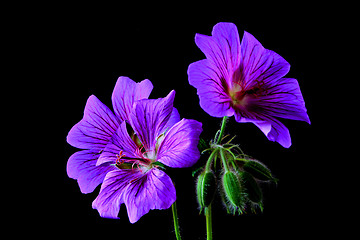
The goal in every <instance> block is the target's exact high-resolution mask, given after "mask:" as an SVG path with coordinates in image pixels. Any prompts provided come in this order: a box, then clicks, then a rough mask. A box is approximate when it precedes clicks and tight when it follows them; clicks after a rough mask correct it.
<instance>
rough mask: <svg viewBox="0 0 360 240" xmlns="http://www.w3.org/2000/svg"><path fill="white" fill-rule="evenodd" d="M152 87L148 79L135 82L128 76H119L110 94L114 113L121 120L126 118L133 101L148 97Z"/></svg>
mask: <svg viewBox="0 0 360 240" xmlns="http://www.w3.org/2000/svg"><path fill="white" fill-rule="evenodd" d="M152 89H153V85H152V83H151V82H150V81H149V80H148V79H145V80H143V81H142V82H140V83H136V82H134V81H133V80H131V79H130V78H128V77H119V78H118V80H117V82H116V85H115V88H114V91H113V94H112V103H113V107H114V111H115V114H116V115H117V116H118V117H119V118H120V119H121V120H128V119H129V114H130V112H131V110H132V108H133V104H134V102H135V101H137V100H140V99H146V98H148V97H149V95H150V93H151V91H152Z"/></svg>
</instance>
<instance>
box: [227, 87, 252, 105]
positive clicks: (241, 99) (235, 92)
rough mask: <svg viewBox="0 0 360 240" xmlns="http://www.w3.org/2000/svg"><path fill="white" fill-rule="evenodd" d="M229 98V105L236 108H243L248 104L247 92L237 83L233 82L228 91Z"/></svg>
mask: <svg viewBox="0 0 360 240" xmlns="http://www.w3.org/2000/svg"><path fill="white" fill-rule="evenodd" d="M229 96H230V98H231V104H232V105H233V106H234V107H236V108H245V107H246V105H247V104H248V95H247V91H246V90H245V89H244V88H243V87H242V86H241V85H240V84H239V83H236V82H233V86H232V87H231V88H230V89H229Z"/></svg>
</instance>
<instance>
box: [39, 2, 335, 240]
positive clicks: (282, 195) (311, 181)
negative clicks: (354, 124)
mask: <svg viewBox="0 0 360 240" xmlns="http://www.w3.org/2000/svg"><path fill="white" fill-rule="evenodd" d="M269 7H270V6H269ZM189 8H190V6H189ZM319 10H320V9H314V8H305V7H302V8H301V7H300V8H299V6H297V5H294V6H292V7H284V6H275V7H274V6H273V8H271V10H270V9H269V8H267V6H265V7H264V8H263V9H262V10H261V11H260V10H258V9H254V8H249V9H247V8H246V7H243V8H240V6H239V7H237V6H233V7H231V6H229V7H228V8H227V10H226V11H225V10H224V11H223V10H221V11H220V10H218V9H217V8H216V6H214V8H213V9H212V11H211V12H210V11H207V10H205V9H200V10H198V11H195V10H192V11H190V10H189V11H188V10H186V11H182V12H180V13H179V12H177V11H176V7H171V8H169V9H167V10H164V11H163V10H160V9H158V10H157V11H150V10H149V11H142V12H139V11H137V10H136V9H135V8H126V7H125V6H123V7H119V8H113V9H111V8H98V7H97V6H96V5H91V6H87V5H86V6H85V5H83V6H76V7H75V6H72V7H71V6H69V7H66V8H64V9H62V10H61V11H59V12H57V13H56V17H55V18H54V19H53V20H54V21H52V22H51V23H50V25H51V26H50V29H51V31H49V34H48V35H47V34H45V35H46V36H45V37H44V39H43V40H42V41H44V42H46V43H47V46H48V47H47V48H48V50H49V52H48V53H46V49H45V55H44V56H45V57H46V56H49V55H51V60H49V61H51V62H50V63H48V66H49V68H50V72H51V74H49V75H48V76H49V81H51V82H52V83H54V84H51V87H50V88H51V90H52V92H53V93H51V94H50V95H51V97H55V99H56V100H57V101H55V100H54V102H55V104H59V105H57V110H56V113H55V115H54V117H53V118H52V120H54V121H57V120H59V121H57V122H59V123H58V124H60V126H58V127H57V129H58V130H59V129H60V135H59V138H58V139H57V141H59V142H60V143H59V144H56V145H57V146H62V148H61V150H63V153H62V154H56V159H57V160H56V167H53V168H56V171H55V172H56V173H58V175H57V176H58V178H57V179H60V186H59V188H58V189H56V190H52V193H53V195H51V197H48V198H50V199H45V200H43V201H44V204H49V201H50V202H51V203H50V205H51V207H50V208H51V209H52V210H49V211H45V213H44V219H45V220H48V221H50V222H51V221H54V217H55V219H58V221H56V224H51V225H52V227H55V233H59V234H60V233H61V234H65V236H66V235H69V236H73V235H75V236H76V237H79V238H80V237H81V238H83V237H84V236H89V237H91V236H101V237H102V238H105V237H107V236H109V237H110V236H111V237H116V238H117V239H143V238H145V237H151V238H154V239H155V238H156V239H175V235H174V233H173V225H172V215H171V210H170V209H169V210H164V211H159V210H153V211H150V213H148V214H146V215H145V216H143V217H142V218H141V219H140V220H139V221H138V222H137V223H135V224H130V223H129V221H128V218H127V214H126V208H125V206H124V205H123V206H122V207H121V210H120V215H119V216H120V220H109V219H103V218H101V217H100V216H99V214H98V212H97V210H93V209H92V208H91V203H92V201H93V200H94V199H95V198H96V196H97V194H98V191H99V187H98V188H97V189H96V190H95V191H94V193H91V194H86V195H85V194H82V193H81V192H80V190H79V187H78V185H77V182H76V181H75V180H73V179H70V178H68V177H67V174H66V163H67V159H68V158H69V157H70V156H71V154H73V153H74V152H76V151H77V149H76V148H73V147H71V146H70V145H68V144H67V143H66V135H67V133H68V131H69V130H70V129H71V127H72V126H73V125H74V124H76V123H77V122H78V121H80V120H81V118H82V115H83V110H84V107H85V103H86V100H87V98H88V97H89V96H90V95H91V94H94V95H96V96H97V97H98V98H99V99H100V100H101V101H102V102H103V103H104V104H106V105H107V106H109V107H110V108H111V94H112V91H113V88H114V86H115V83H116V80H117V78H118V77H119V76H128V77H130V78H131V79H133V80H135V81H137V82H139V81H141V80H143V79H145V78H147V79H150V80H151V81H152V83H153V85H154V90H153V91H152V93H151V96H150V97H151V98H158V97H164V96H166V95H167V94H168V93H169V92H170V91H171V90H172V89H174V90H175V91H176V97H175V103H174V105H175V107H176V108H177V109H178V110H179V112H180V114H181V117H183V118H191V119H196V120H198V121H201V122H202V123H203V128H204V133H203V135H202V137H203V138H207V139H211V137H212V136H213V135H214V134H215V132H216V130H217V129H219V126H220V122H221V119H217V118H212V117H210V116H209V115H207V114H206V113H205V112H204V111H203V110H202V109H201V108H200V106H199V104H198V102H199V99H198V96H197V94H196V89H195V88H193V87H192V86H190V85H189V84H188V80H187V73H186V72H187V67H188V65H189V64H190V63H192V62H194V61H198V60H200V59H203V58H204V55H203V53H202V52H201V51H200V50H199V49H198V48H197V47H196V45H195V42H194V36H195V33H202V34H207V35H210V34H211V31H212V27H213V26H214V25H215V24H216V23H218V22H221V21H225V22H233V23H235V24H236V25H237V27H238V30H239V33H240V35H242V33H243V31H244V30H246V31H247V32H249V33H251V34H253V35H254V36H255V37H256V38H257V39H258V40H259V41H260V42H261V43H262V44H263V46H264V47H265V48H267V49H271V50H273V51H275V52H277V53H279V54H280V55H281V56H283V57H284V58H285V59H286V60H287V61H288V62H289V63H290V64H291V69H290V72H289V73H288V75H287V77H291V78H296V79H297V80H298V81H299V84H300V87H301V91H302V93H303V96H304V99H305V102H306V107H307V109H308V114H309V116H310V120H311V122H312V124H311V125H308V124H306V123H305V122H299V121H289V120H284V121H283V122H284V123H285V125H286V126H287V127H288V128H289V130H290V134H291V137H292V146H291V147H290V148H289V149H285V148H283V147H281V146H280V145H279V144H277V143H273V142H270V141H268V140H267V139H266V137H265V136H264V135H263V133H262V132H261V131H260V130H259V129H257V128H256V127H255V126H254V125H252V124H239V123H236V122H235V120H234V118H231V119H230V121H229V123H228V125H227V131H226V132H227V133H230V134H232V135H237V136H238V137H237V138H236V142H238V143H239V144H240V146H241V147H242V149H243V150H244V151H245V152H246V153H247V154H249V155H251V156H253V157H255V158H257V159H259V160H261V161H263V162H264V163H265V164H266V165H267V166H269V168H270V169H272V171H273V173H274V175H275V176H276V177H277V178H279V179H280V181H279V184H278V185H277V186H276V185H274V184H268V185H266V184H264V185H262V188H263V190H264V212H263V213H259V214H256V215H255V214H252V213H249V214H246V215H243V216H232V215H227V214H226V210H225V208H224V207H223V206H222V205H221V203H220V201H219V199H215V206H214V207H213V224H214V239H226V237H236V238H233V239H244V238H245V237H252V238H255V239H258V238H260V237H261V238H263V237H268V238H270V237H275V238H278V237H280V236H283V237H287V238H288V239H292V236H299V235H301V236H308V235H309V234H310V233H313V234H314V232H315V233H321V232H322V226H321V224H319V223H321V222H322V221H323V220H325V218H324V215H326V219H327V220H329V222H332V219H331V218H332V215H331V214H330V215H327V214H328V205H327V204H328V203H327V202H328V197H326V196H325V191H326V189H327V188H329V186H328V184H327V183H326V181H327V179H324V177H323V175H322V171H326V170H324V169H323V168H322V167H323V165H324V163H325V162H326V158H325V157H324V156H323V155H322V152H323V151H324V148H326V147H325V146H322V145H321V144H320V136H321V134H322V131H323V129H322V126H321V123H320V120H319V118H320V116H321V114H323V113H324V111H325V110H324V109H323V107H321V96H319V93H321V92H323V90H324V87H323V86H319V84H318V82H319V81H324V80H322V79H321V78H320V74H321V72H322V67H323V66H322V65H321V62H322V61H321V59H323V58H325V57H324V55H323V54H324V53H326V50H327V46H328V45H327V43H326V41H325V38H326V37H327V36H328V35H330V34H331V32H330V29H329V27H328V26H326V24H325V23H326V22H327V19H326V18H324V16H319V15H318V14H317V13H318V12H319ZM48 14H49V15H51V12H50V13H48ZM44 22H46V20H44V19H42V20H41V21H39V24H40V28H42V27H43V25H42V24H44ZM44 30H46V26H45V25H44ZM45 60H46V59H45ZM54 79H55V80H54ZM53 81H55V82H53ZM200 161H201V160H200ZM192 170H193V169H170V170H169V171H168V174H169V175H170V176H171V178H172V179H173V180H174V182H175V183H176V188H177V196H178V201H177V205H178V211H179V218H180V227H181V229H182V235H183V239H205V218H204V217H203V216H202V215H199V213H198V210H197V203H196V197H195V187H194V180H195V179H194V178H192V176H191V172H192ZM48 200H49V201H48ZM46 206H47V205H46ZM314 230H316V231H314ZM97 234H99V235H97ZM129 234H131V236H129Z"/></svg>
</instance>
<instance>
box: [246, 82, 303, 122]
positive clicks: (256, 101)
mask: <svg viewBox="0 0 360 240" xmlns="http://www.w3.org/2000/svg"><path fill="white" fill-rule="evenodd" d="M249 106H250V108H256V111H259V112H261V114H262V115H268V116H272V117H280V118H287V119H292V120H301V121H305V122H307V123H309V124H310V119H309V116H308V115H307V113H306V108H305V102H304V99H303V96H302V94H301V91H300V87H299V84H298V82H297V80H296V79H293V78H281V79H278V80H276V81H272V82H271V85H270V84H269V85H268V86H266V89H265V93H264V94H261V95H259V96H256V97H254V98H250V99H249Z"/></svg>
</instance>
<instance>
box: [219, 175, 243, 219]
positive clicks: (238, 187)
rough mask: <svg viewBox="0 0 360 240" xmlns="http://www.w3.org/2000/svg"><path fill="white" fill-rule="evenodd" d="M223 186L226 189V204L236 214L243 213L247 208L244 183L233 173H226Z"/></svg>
mask: <svg viewBox="0 0 360 240" xmlns="http://www.w3.org/2000/svg"><path fill="white" fill-rule="evenodd" d="M222 184H223V188H224V193H225V198H226V200H227V201H228V204H226V205H227V206H228V207H231V208H232V209H233V212H234V214H235V212H236V210H239V212H240V213H242V211H243V209H244V208H245V203H246V200H245V193H244V188H243V186H242V183H241V181H240V179H239V177H238V176H237V175H236V174H235V173H233V172H231V171H228V172H225V174H224V175H223V178H222Z"/></svg>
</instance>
